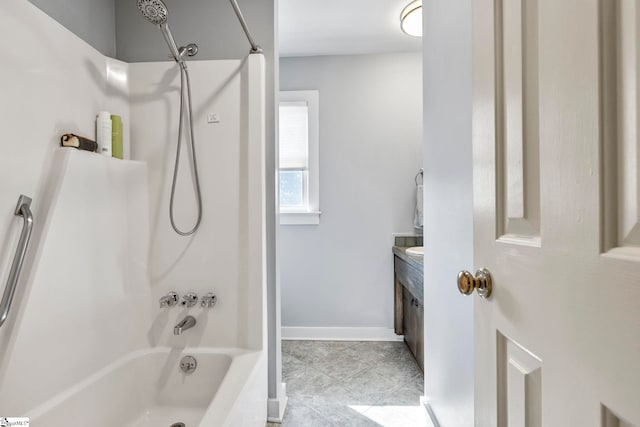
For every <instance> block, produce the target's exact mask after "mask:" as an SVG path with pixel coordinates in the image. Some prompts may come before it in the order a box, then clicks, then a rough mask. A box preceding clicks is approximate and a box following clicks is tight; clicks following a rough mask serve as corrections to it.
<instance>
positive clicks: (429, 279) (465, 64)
mask: <svg viewBox="0 0 640 427" xmlns="http://www.w3.org/2000/svg"><path fill="white" fill-rule="evenodd" d="M423 7H424V13H423V17H424V18H423V19H424V31H423V34H424V37H423V43H424V45H423V48H424V129H425V133H424V170H425V176H424V182H425V189H424V212H425V218H424V223H425V230H424V240H425V254H424V260H425V265H424V270H425V283H424V287H425V292H424V293H425V295H426V296H427V297H425V301H424V329H425V341H424V343H425V344H424V347H425V354H424V361H425V367H424V370H425V372H426V373H427V375H426V377H425V395H426V396H428V397H429V402H430V405H431V408H432V410H433V412H434V413H435V415H436V417H437V419H438V421H439V423H440V425H442V426H472V425H473V423H474V421H473V298H471V297H464V296H463V295H460V293H459V292H458V289H457V287H456V284H455V282H456V276H457V274H458V271H460V270H463V269H468V270H471V269H472V268H473V176H472V153H471V151H472V150H471V1H470V0H466V1H450V0H432V1H429V2H425V3H424V6H423Z"/></svg>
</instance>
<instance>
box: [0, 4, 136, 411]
mask: <svg viewBox="0 0 640 427" xmlns="http://www.w3.org/2000/svg"><path fill="white" fill-rule="evenodd" d="M16 40H20V48H19V49H16ZM0 55H1V56H2V57H3V58H4V59H5V63H4V65H3V66H2V67H0V81H2V82H3V93H2V97H1V98H0V123H1V125H2V130H3V135H4V137H3V139H2V143H1V144H2V151H3V154H2V155H1V156H0V177H1V179H0V236H2V243H1V246H0V288H1V289H3V290H4V287H5V284H6V280H7V274H8V270H9V266H10V264H11V260H12V259H13V256H14V253H15V249H16V244H17V238H18V234H19V232H20V228H21V225H22V221H21V219H20V218H18V217H16V216H14V214H13V211H14V209H15V205H16V201H17V199H18V196H19V195H20V194H21V193H24V194H26V195H28V196H31V197H33V204H32V209H33V211H34V220H35V226H34V232H33V235H32V239H31V243H30V247H29V252H28V256H27V259H26V261H25V265H24V269H23V273H22V276H21V280H20V282H19V286H20V287H19V289H18V292H17V294H16V296H15V298H14V301H13V306H12V310H11V312H10V313H9V318H8V319H7V321H6V322H5V323H4V325H2V328H0V413H2V414H6V415H8V414H16V415H17V414H21V413H24V412H23V411H24V410H26V409H28V407H30V406H31V405H32V404H35V403H37V401H38V400H39V399H44V398H46V397H50V396H51V395H52V394H54V393H56V392H57V391H59V389H60V388H61V387H64V386H65V385H69V384H71V383H73V382H75V381H77V380H78V379H79V378H81V377H83V376H85V375H87V373H88V372H94V371H95V369H97V368H98V367H101V366H103V365H104V364H105V363H106V361H107V360H111V359H112V358H115V357H118V355H120V354H123V353H124V352H127V351H129V349H131V348H133V347H135V346H137V345H139V344H140V339H141V335H140V334H138V332H140V329H133V328H130V325H131V324H137V323H141V322H140V319H141V318H144V317H145V313H146V311H145V309H146V307H147V305H145V303H144V302H145V301H148V298H145V297H144V295H143V292H142V293H141V292H140V286H144V284H145V282H144V280H143V277H142V278H141V277H140V276H131V275H129V274H126V273H130V272H131V271H132V270H129V269H128V268H129V267H128V266H127V265H128V264H127V260H135V262H136V263H138V267H140V266H141V268H142V270H143V271H144V270H145V268H146V265H145V261H144V259H140V258H139V257H138V255H139V254H140V253H142V254H143V255H145V250H144V248H140V247H138V249H139V252H137V253H136V254H133V253H130V252H127V251H125V250H124V248H125V247H127V245H128V243H129V242H128V240H126V239H128V230H129V227H130V226H131V227H132V228H133V230H138V232H140V234H132V235H131V237H134V238H135V239H134V241H144V240H145V237H146V235H145V230H146V229H145V228H144V227H143V226H140V224H139V223H135V224H134V223H129V222H128V218H131V215H138V214H139V215H143V216H146V212H145V210H144V207H145V206H144V204H143V205H142V207H141V208H139V207H138V206H136V205H131V209H132V210H131V212H128V211H127V209H125V206H124V203H125V201H124V197H125V194H126V192H125V191H124V188H123V186H122V180H123V179H125V176H127V175H126V171H119V170H118V169H113V168H118V167H119V166H121V165H123V164H124V163H123V162H121V163H118V161H117V160H112V159H105V158H103V157H100V156H99V155H97V154H91V153H74V154H78V156H75V157H76V160H78V162H75V163H74V164H73V165H71V164H67V160H68V159H66V157H65V156H60V155H59V154H57V153H59V151H58V150H60V149H59V148H58V147H59V144H60V135H61V134H63V133H66V132H74V133H79V134H83V135H87V136H90V137H93V135H94V124H95V116H96V113H97V112H98V111H99V110H103V109H104V110H109V111H112V112H114V113H118V114H120V115H122V116H123V121H124V122H125V124H126V123H128V117H129V108H128V103H127V100H126V99H123V98H122V97H121V96H120V94H121V93H122V91H125V92H126V64H123V63H121V62H119V61H115V60H110V59H106V58H105V57H104V56H103V55H101V54H100V53H99V52H97V51H96V50H95V49H93V48H92V47H90V46H89V45H88V44H86V43H85V42H83V41H82V40H80V39H79V38H78V37H76V36H75V35H73V34H72V33H71V32H69V31H68V30H67V29H65V28H64V27H62V26H61V25H60V24H58V23H57V22H55V21H54V20H53V19H51V18H50V17H49V16H47V15H45V14H44V13H43V12H42V11H40V10H39V9H37V8H36V7H35V6H33V5H32V4H31V3H29V2H26V1H24V0H6V1H3V2H1V3H0ZM125 129H128V128H125ZM125 134H126V131H125ZM125 139H128V138H125ZM67 150H68V149H67ZM65 151H66V150H65ZM71 167H73V168H74V169H73V171H74V172H73V174H71V175H69V174H68V172H69V171H70V168H71ZM142 179H144V178H142ZM61 180H62V181H61ZM65 180H66V181H65ZM131 182H132V183H134V184H132V185H131V186H130V188H131V189H134V188H138V187H137V185H138V184H139V185H143V184H144V183H143V181H141V180H140V178H139V177H136V176H135V175H134V176H132V177H131ZM139 200H140V201H143V200H144V199H139ZM127 203H128V201H127ZM105 236H109V237H110V239H108V240H105ZM137 237H139V238H140V239H139V240H138V239H137ZM129 249H131V248H130V247H129ZM115 266H117V270H116V269H113V270H112V269H111V268H112V267H115ZM129 266H131V265H129ZM105 268H106V269H107V270H106V271H105V270H104V269H105ZM125 272H126V273H125ZM131 279H139V280H134V282H135V283H134V284H132V282H130V281H129V280H131ZM141 294H142V295H141ZM136 302H140V305H138V306H137V307H138V309H137V310H131V308H132V306H136ZM79 320H80V321H81V323H78V321H79ZM77 337H82V339H81V340H78V342H75V340H77Z"/></svg>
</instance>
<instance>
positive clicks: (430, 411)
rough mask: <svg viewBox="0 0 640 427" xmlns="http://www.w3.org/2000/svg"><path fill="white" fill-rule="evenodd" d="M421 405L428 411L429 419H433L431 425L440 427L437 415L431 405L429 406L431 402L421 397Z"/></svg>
mask: <svg viewBox="0 0 640 427" xmlns="http://www.w3.org/2000/svg"><path fill="white" fill-rule="evenodd" d="M420 404H421V405H422V407H423V408H424V409H425V411H427V414H429V418H431V424H433V427H440V423H439V422H438V418H436V414H435V413H434V412H433V409H432V408H431V405H429V401H428V400H427V399H426V398H425V397H424V396H421V397H420Z"/></svg>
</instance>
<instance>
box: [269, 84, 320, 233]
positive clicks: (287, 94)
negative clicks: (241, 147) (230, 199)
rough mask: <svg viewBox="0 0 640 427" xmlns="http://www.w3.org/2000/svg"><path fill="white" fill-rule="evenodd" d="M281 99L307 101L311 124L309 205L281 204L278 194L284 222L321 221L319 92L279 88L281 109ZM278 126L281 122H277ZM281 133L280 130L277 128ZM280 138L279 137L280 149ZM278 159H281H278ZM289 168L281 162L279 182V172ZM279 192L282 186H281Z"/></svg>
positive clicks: (286, 223) (293, 223)
mask: <svg viewBox="0 0 640 427" xmlns="http://www.w3.org/2000/svg"><path fill="white" fill-rule="evenodd" d="M281 102H292V103H293V102H304V103H306V104H307V111H308V117H307V126H308V132H309V134H308V139H307V142H308V147H307V152H308V167H307V173H306V176H305V178H306V180H307V182H306V186H305V187H306V194H305V195H304V196H303V197H304V198H305V199H306V202H307V204H306V206H303V207H302V208H297V207H284V208H283V207H280V197H278V208H279V212H280V224H281V225H317V224H320V214H321V212H320V182H319V181H320V170H319V163H320V161H319V160H320V159H319V158H320V147H319V143H320V94H319V91H318V90H292V91H280V94H279V100H278V110H279V109H280V103H281ZM278 126H279V125H278ZM278 134H279V129H278ZM279 144H280V140H279V137H278V152H279ZM278 162H279V161H278ZM286 170H288V169H280V166H279V165H278V182H279V181H280V172H281V171H286ZM278 191H279V189H278Z"/></svg>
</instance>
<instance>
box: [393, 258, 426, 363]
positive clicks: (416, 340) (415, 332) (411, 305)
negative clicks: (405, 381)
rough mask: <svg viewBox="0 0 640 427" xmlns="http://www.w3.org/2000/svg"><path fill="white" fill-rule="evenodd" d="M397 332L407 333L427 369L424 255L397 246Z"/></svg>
mask: <svg viewBox="0 0 640 427" xmlns="http://www.w3.org/2000/svg"><path fill="white" fill-rule="evenodd" d="M393 252H394V257H393V261H394V279H395V284H394V288H395V298H394V302H395V310H394V311H395V322H394V327H395V333H396V334H398V335H404V340H405V342H406V343H407V346H408V347H409V349H410V350H411V353H413V356H414V357H415V359H416V361H417V362H418V365H419V366H420V369H422V370H424V292H423V277H424V273H423V271H424V267H423V264H422V259H421V257H416V256H411V255H408V254H406V252H405V250H404V248H398V247H394V249H393Z"/></svg>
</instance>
